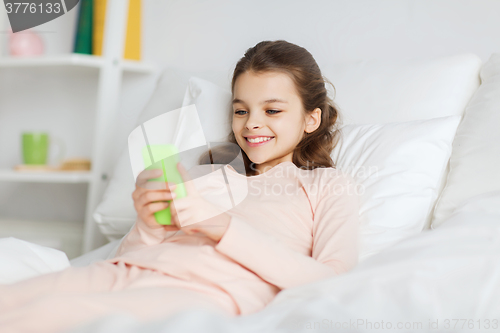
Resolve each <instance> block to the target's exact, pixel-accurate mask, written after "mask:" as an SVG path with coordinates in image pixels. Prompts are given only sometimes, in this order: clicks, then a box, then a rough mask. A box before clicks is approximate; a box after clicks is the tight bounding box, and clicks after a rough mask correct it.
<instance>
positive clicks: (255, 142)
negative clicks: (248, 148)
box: [245, 136, 274, 145]
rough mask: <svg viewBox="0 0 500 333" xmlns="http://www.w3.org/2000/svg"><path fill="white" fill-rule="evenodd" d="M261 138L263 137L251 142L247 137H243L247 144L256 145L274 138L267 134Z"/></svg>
mask: <svg viewBox="0 0 500 333" xmlns="http://www.w3.org/2000/svg"><path fill="white" fill-rule="evenodd" d="M263 138H265V139H264V140H259V141H254V142H252V141H250V140H249V139H248V138H247V137H245V141H246V142H248V143H249V144H252V145H256V144H259V143H265V142H268V141H271V140H272V139H274V136H267V137H263Z"/></svg>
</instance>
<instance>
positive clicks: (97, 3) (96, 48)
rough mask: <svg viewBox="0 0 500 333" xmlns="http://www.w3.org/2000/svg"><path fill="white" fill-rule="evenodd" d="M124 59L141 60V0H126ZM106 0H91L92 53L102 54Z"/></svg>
mask: <svg viewBox="0 0 500 333" xmlns="http://www.w3.org/2000/svg"><path fill="white" fill-rule="evenodd" d="M128 1H129V5H128V6H129V7H128V14H127V29H126V35H125V48H124V54H123V58H124V59H129V60H141V5H142V4H141V0H128ZM106 3H107V0H93V30H92V54H94V55H102V42H103V39H104V22H105V19H106Z"/></svg>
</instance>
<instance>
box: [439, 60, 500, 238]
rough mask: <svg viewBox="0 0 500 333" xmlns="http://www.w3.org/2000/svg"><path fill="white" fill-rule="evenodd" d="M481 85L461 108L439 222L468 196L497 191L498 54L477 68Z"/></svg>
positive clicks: (499, 177)
mask: <svg viewBox="0 0 500 333" xmlns="http://www.w3.org/2000/svg"><path fill="white" fill-rule="evenodd" d="M480 75H481V80H482V82H481V86H480V87H479V89H478V90H477V92H476V93H475V94H474V96H473V97H472V99H471V101H470V102H469V104H468V106H467V108H466V109H465V114H464V118H463V120H462V123H461V124H460V126H459V128H458V130H457V136H456V138H455V142H454V143H453V153H452V155H451V158H450V172H449V174H448V179H447V182H446V187H445V188H444V190H443V192H442V193H441V196H440V198H439V199H438V202H437V204H436V208H435V210H434V216H433V220H432V226H431V227H432V228H433V229H434V228H436V227H438V226H439V225H441V224H442V223H443V222H444V221H445V220H446V219H447V218H448V217H449V216H451V215H452V214H453V212H454V211H455V210H456V209H458V208H460V207H461V206H462V205H463V204H464V202H465V201H467V200H468V199H469V198H472V197H475V196H477V195H481V194H484V193H489V192H492V191H500V173H499V172H498V166H499V165H500V131H499V130H498V127H499V125H500V53H495V54H493V55H492V56H491V57H490V59H489V60H488V61H487V62H486V63H485V64H484V66H483V68H482V69H481V73H480Z"/></svg>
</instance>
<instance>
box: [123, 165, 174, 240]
mask: <svg viewBox="0 0 500 333" xmlns="http://www.w3.org/2000/svg"><path fill="white" fill-rule="evenodd" d="M162 174H163V171H162V170H161V169H151V170H148V169H144V170H143V171H142V172H141V173H140V174H139V175H138V176H137V181H136V183H135V191H134V192H133V193H132V199H133V200H134V208H135V210H136V211H137V215H138V217H139V221H138V223H140V224H142V225H145V226H147V227H149V228H152V229H159V228H163V229H165V230H166V231H176V230H179V228H178V227H177V226H176V225H162V224H159V223H158V222H156V218H155V216H154V213H155V212H157V211H160V210H163V209H165V208H167V207H168V206H169V203H168V202H167V200H172V198H173V197H174V195H175V193H174V192H173V190H174V189H175V184H173V183H168V184H165V183H164V182H157V181H148V179H151V178H157V177H160V176H161V175H162ZM167 185H168V186H167Z"/></svg>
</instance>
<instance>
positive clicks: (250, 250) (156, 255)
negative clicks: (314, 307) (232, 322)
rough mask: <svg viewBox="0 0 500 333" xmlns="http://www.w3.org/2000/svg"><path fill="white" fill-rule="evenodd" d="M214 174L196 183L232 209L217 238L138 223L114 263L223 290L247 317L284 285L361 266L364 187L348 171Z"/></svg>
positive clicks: (279, 168)
mask: <svg viewBox="0 0 500 333" xmlns="http://www.w3.org/2000/svg"><path fill="white" fill-rule="evenodd" d="M206 167H212V166H210V165H205V166H196V167H195V168H192V169H191V170H190V171H189V173H190V175H192V176H193V174H194V175H195V176H194V177H196V170H194V169H196V168H201V169H202V168H206ZM201 169H199V170H201ZM193 170H194V173H193ZM223 170H224V173H225V176H226V177H227V180H228V183H229V188H230V191H229V192H230V193H231V197H229V199H228V191H223V190H222V189H224V186H225V183H224V178H223V177H222V176H221V177H215V176H216V175H222V171H223ZM204 174H207V172H205V173H204ZM212 174H213V175H214V177H213V178H214V179H215V180H214V179H212V180H210V181H206V182H199V183H196V182H195V185H196V188H197V189H198V191H199V192H200V194H202V195H203V196H204V198H205V199H207V201H210V202H211V203H213V204H214V205H219V206H220V207H224V208H226V209H229V210H227V213H228V214H229V215H230V216H231V220H230V223H229V225H228V227H227V229H226V231H225V233H224V235H223V236H222V238H221V239H220V241H219V242H218V243H217V242H215V241H213V240H212V239H210V238H208V237H207V236H205V235H203V234H201V233H198V234H193V235H187V234H186V233H184V232H183V231H182V230H179V231H165V230H164V229H162V228H159V229H155V230H152V229H150V228H146V227H145V226H143V225H142V224H137V223H135V224H134V226H133V227H132V229H131V230H130V232H129V233H128V234H127V235H126V236H125V238H124V239H123V241H122V243H121V245H120V247H119V249H118V251H117V253H116V256H115V258H113V259H109V260H108V261H111V262H114V263H117V262H125V263H127V264H129V265H135V266H138V267H142V268H146V269H153V270H157V271H160V272H162V273H165V274H167V275H170V276H173V277H176V278H178V279H182V280H186V281H196V282H199V283H202V284H208V285H211V286H214V287H217V288H220V289H222V290H224V291H225V292H226V293H227V294H229V295H230V296H231V297H232V299H233V300H234V302H235V303H236V305H237V306H238V308H239V312H240V314H242V315H244V314H250V313H253V312H256V311H259V310H261V309H262V308H264V307H265V306H266V304H268V303H269V302H270V301H271V300H272V299H273V298H274V296H275V295H276V294H277V293H278V292H279V291H280V290H281V289H286V288H292V287H295V286H300V285H303V284H306V283H311V282H314V281H317V280H320V279H325V278H329V277H333V276H336V275H339V274H342V273H344V272H346V271H348V270H350V269H351V268H353V267H354V266H355V265H356V264H357V262H358V244H359V243H358V228H359V194H358V192H359V191H357V190H358V189H357V187H356V183H355V181H354V180H353V179H352V178H351V176H349V175H348V174H347V173H344V172H342V171H340V170H337V169H335V168H316V169H314V170H305V169H300V168H298V167H297V166H295V164H294V163H292V162H282V163H280V164H278V165H276V166H274V167H273V168H271V169H270V170H268V171H266V172H265V173H263V174H259V175H256V176H250V177H246V176H244V175H242V174H239V173H237V172H236V171H235V170H234V169H232V167H231V166H229V165H223V166H222V167H221V168H220V169H218V170H217V171H216V172H214V173H212ZM194 177H192V178H193V179H195V178H194ZM199 179H203V178H199ZM199 179H195V180H199ZM199 184H202V186H199ZM206 193H210V194H209V195H207V196H205V195H204V194H206Z"/></svg>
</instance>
